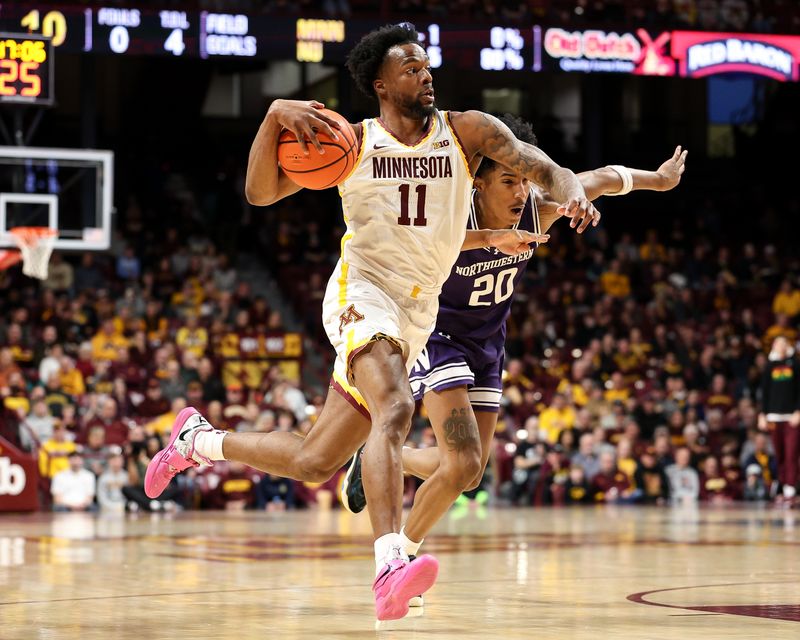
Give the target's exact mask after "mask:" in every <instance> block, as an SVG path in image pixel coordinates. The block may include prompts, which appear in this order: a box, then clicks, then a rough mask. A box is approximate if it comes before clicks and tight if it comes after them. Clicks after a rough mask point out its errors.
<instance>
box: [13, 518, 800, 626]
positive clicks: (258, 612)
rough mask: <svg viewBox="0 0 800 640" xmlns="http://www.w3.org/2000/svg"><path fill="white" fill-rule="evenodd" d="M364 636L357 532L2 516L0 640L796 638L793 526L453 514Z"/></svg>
mask: <svg viewBox="0 0 800 640" xmlns="http://www.w3.org/2000/svg"><path fill="white" fill-rule="evenodd" d="M425 550H426V551H427V552H429V553H434V554H436V555H437V556H438V558H439V560H440V562H441V572H440V578H439V581H438V583H437V584H436V586H435V587H434V588H433V589H432V590H431V591H430V592H429V594H428V595H427V597H426V604H425V608H424V613H423V615H422V616H420V617H415V618H407V619H404V620H401V621H398V622H394V623H390V624H384V625H382V626H381V627H380V628H378V629H377V630H376V628H375V619H374V613H373V603H372V592H371V590H370V583H371V578H372V575H371V571H372V544H371V537H370V535H369V520H368V517H367V515H366V514H361V515H359V516H355V517H354V516H352V515H350V514H348V513H346V512H342V511H336V510H334V511H312V512H296V513H289V514H267V513H240V514H225V513H213V512H197V513H181V514H176V515H172V516H170V515H166V514H158V515H153V516H150V515H139V516H116V517H106V516H102V515H101V516H85V515H80V514H65V515H50V514H36V515H30V516H8V515H6V516H0V585H1V586H0V638H3V640H12V639H14V640H16V639H23V638H24V639H26V640H27V639H28V638H41V639H48V640H49V639H61V638H81V639H84V638H103V639H117V638H119V639H126V638H141V639H145V640H151V639H156V638H191V639H196V638H234V639H236V640H248V639H251V638H252V639H256V638H257V639H258V640H263V639H265V638H277V639H284V638H312V639H314V640H321V639H324V638H387V639H388V638H399V639H418V638H419V639H422V638H459V639H460V640H465V639H468V638H526V639H539V638H558V639H565V638H590V639H591V640H603V639H605V638H614V639H627V638H636V639H637V640H640V639H661V638H663V639H667V638H681V639H683V638H701V637H702V638H755V637H759V636H762V637H764V638H770V640H774V639H776V638H793V639H797V638H800V589H798V581H799V579H800V514H798V513H797V512H793V511H782V510H775V509H772V508H769V507H764V508H744V507H742V508H729V509H699V510H698V509H688V510H671V509H657V508H653V509H650V508H632V507H624V508H614V507H588V508H571V509H539V510H525V509H515V510H502V509H490V510H488V511H487V510H474V509H467V510H464V511H451V512H450V514H448V516H447V517H446V518H445V520H443V521H442V522H441V523H440V525H439V526H438V528H437V529H436V532H435V533H434V534H432V535H431V536H429V538H428V540H427V541H426V543H425Z"/></svg>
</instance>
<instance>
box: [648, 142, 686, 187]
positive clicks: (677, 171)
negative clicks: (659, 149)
mask: <svg viewBox="0 0 800 640" xmlns="http://www.w3.org/2000/svg"><path fill="white" fill-rule="evenodd" d="M688 153H689V150H688V149H684V150H681V145H678V146H677V147H675V153H673V154H672V157H671V158H670V159H669V160H667V161H666V162H664V164H662V165H661V166H660V167H659V168H658V170H657V171H656V173H657V174H658V175H659V176H661V180H662V183H663V185H664V189H663V190H664V191H669V190H670V189H674V188H675V187H677V186H678V183H679V182H680V181H681V176H682V175H683V172H684V171H686V154H688Z"/></svg>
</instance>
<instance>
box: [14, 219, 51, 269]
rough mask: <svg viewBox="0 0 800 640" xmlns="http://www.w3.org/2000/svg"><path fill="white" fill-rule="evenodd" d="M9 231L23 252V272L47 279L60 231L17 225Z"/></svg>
mask: <svg viewBox="0 0 800 640" xmlns="http://www.w3.org/2000/svg"><path fill="white" fill-rule="evenodd" d="M9 232H10V233H11V236H12V237H13V238H14V242H16V243H17V246H18V247H19V251H20V253H21V254H22V273H24V274H25V275H26V276H28V277H30V278H38V279H39V280H45V279H46V278H47V266H48V264H49V262H50V255H51V254H52V253H53V245H54V244H55V241H56V235H57V233H58V232H57V231H56V230H55V229H49V228H48V227H15V228H13V229H9Z"/></svg>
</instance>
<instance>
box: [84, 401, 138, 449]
mask: <svg viewBox="0 0 800 640" xmlns="http://www.w3.org/2000/svg"><path fill="white" fill-rule="evenodd" d="M98 404H99V405H100V406H99V411H98V413H97V415H95V416H94V417H93V418H91V419H90V420H89V421H88V422H87V423H86V425H85V426H84V428H83V430H82V432H81V434H80V436H79V437H78V442H79V443H80V444H86V442H87V440H88V434H89V431H91V430H92V428H94V427H100V428H102V429H103V431H104V432H105V442H106V444H107V445H113V444H116V445H119V446H122V445H124V444H125V443H126V442H127V441H128V426H127V425H126V424H125V423H124V422H122V420H120V419H119V418H118V417H117V401H116V400H114V398H111V397H105V398H103V399H101V400H99V402H98Z"/></svg>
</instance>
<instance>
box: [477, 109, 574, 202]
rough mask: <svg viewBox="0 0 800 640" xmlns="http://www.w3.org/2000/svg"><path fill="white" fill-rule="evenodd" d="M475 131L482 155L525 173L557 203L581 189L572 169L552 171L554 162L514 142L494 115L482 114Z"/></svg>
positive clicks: (529, 147) (539, 152) (528, 146)
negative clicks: (550, 194) (478, 134)
mask: <svg viewBox="0 0 800 640" xmlns="http://www.w3.org/2000/svg"><path fill="white" fill-rule="evenodd" d="M478 130H479V131H480V133H481V137H482V138H483V140H484V144H483V151H484V153H485V155H488V156H489V157H491V158H492V159H493V160H494V161H495V162H497V163H499V164H502V165H505V166H507V167H510V168H511V169H513V170H514V171H515V172H516V173H521V174H523V175H525V176H527V177H528V178H529V179H530V180H533V181H534V182H535V183H536V184H538V185H539V186H541V187H544V188H545V189H547V190H548V191H550V192H551V193H552V194H553V195H554V197H555V198H556V200H558V201H559V202H563V201H565V200H567V199H569V198H570V197H572V196H574V195H576V194H577V193H581V192H582V191H583V188H582V187H581V184H580V180H578V177H577V176H576V175H575V174H574V173H573V172H571V171H569V170H560V171H555V170H554V168H555V166H556V165H554V163H553V162H552V160H550V158H548V157H547V155H546V154H545V153H544V152H543V151H541V150H540V149H538V148H537V147H534V146H531V145H529V144H525V143H524V142H519V141H516V142H515V138H514V135H513V134H512V133H511V131H509V130H508V128H507V127H506V126H505V125H504V124H503V123H502V122H500V121H499V120H498V119H497V118H495V117H493V116H490V115H488V114H486V113H482V114H481V116H480V119H479V121H478Z"/></svg>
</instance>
